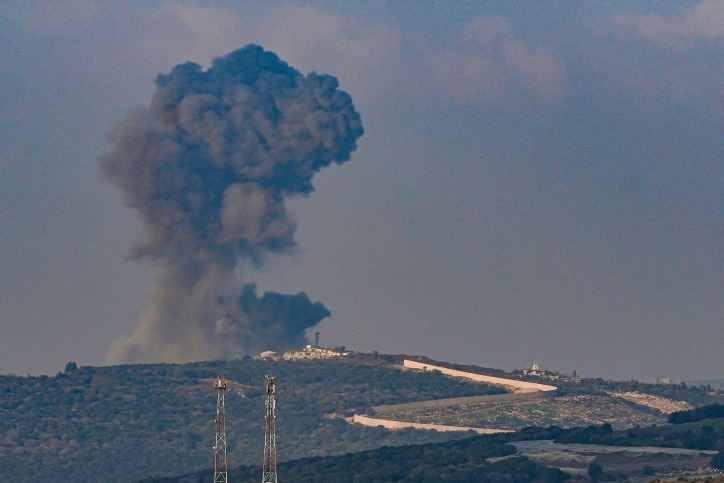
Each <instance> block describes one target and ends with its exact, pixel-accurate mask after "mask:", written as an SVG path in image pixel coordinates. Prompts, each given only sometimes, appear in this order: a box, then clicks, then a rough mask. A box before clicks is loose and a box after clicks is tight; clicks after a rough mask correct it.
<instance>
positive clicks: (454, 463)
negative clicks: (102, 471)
mask: <svg viewBox="0 0 724 483" xmlns="http://www.w3.org/2000/svg"><path fill="white" fill-rule="evenodd" d="M512 454H515V448H514V447H512V446H510V445H506V444H503V443H499V442H493V441H490V440H489V439H486V438H483V437H474V438H469V439H464V440H460V441H454V442H449V443H441V444H426V445H418V446H405V447H383V448H379V449H377V450H372V451H365V452H361V453H355V454H346V455H342V456H335V457H327V458H305V459H301V460H297V461H290V462H286V463H282V464H280V465H279V466H278V474H279V479H280V480H282V481H294V482H299V483H306V482H310V483H311V482H319V481H334V482H339V483H347V482H349V483H358V482H359V483H362V482H364V483H382V482H390V481H405V482H419V483H423V482H424V483H433V482H471V483H473V482H481V483H482V482H491V483H492V482H551V483H552V482H559V481H565V480H567V479H568V477H567V476H566V475H565V474H564V473H563V472H561V471H560V470H558V469H554V468H548V467H546V466H543V465H539V464H537V463H534V462H532V461H530V460H529V459H527V458H524V457H516V458H509V459H505V460H502V461H498V462H496V463H490V462H487V461H486V458H492V457H498V456H508V455H512ZM261 474H262V469H261V467H260V466H244V467H240V468H234V469H232V470H231V471H229V481H238V482H250V483H251V482H257V481H259V479H260V478H261ZM212 481H213V471H212V470H207V471H204V472H199V473H194V474H189V475H185V476H180V477H175V478H161V479H149V480H143V482H144V483H207V482H209V483H210V482H212Z"/></svg>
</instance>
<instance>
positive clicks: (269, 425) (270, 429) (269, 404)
mask: <svg viewBox="0 0 724 483" xmlns="http://www.w3.org/2000/svg"><path fill="white" fill-rule="evenodd" d="M264 378H265V379H266V425H265V430H264V476H263V477H262V480H261V481H262V483H277V441H276V439H277V415H276V401H275V400H274V392H275V391H276V385H277V376H275V375H270V374H267V375H266V376H264Z"/></svg>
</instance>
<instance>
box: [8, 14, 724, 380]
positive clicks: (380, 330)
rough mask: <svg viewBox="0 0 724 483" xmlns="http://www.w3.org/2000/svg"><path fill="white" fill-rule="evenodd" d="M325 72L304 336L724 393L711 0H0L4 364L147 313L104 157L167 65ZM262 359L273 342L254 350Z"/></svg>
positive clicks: (716, 49) (131, 236)
mask: <svg viewBox="0 0 724 483" xmlns="http://www.w3.org/2000/svg"><path fill="white" fill-rule="evenodd" d="M250 43H254V44H258V45H260V46H262V47H263V48H264V49H266V50H269V51H272V52H274V53H276V54H277V55H278V56H279V57H280V58H281V59H282V60H284V61H286V62H287V63H289V65H291V66H292V67H294V68H295V69H297V70H299V71H301V72H302V73H304V74H307V73H310V72H318V73H324V74H330V75H332V76H334V77H336V78H337V79H338V81H339V85H340V88H341V89H342V90H344V91H345V92H347V93H348V94H349V95H350V96H351V98H352V101H353V103H354V108H355V109H356V110H357V112H359V114H360V116H361V119H362V124H363V126H364V135H363V136H362V137H361V138H359V139H358V141H357V146H358V147H357V150H356V151H354V152H353V153H352V157H351V159H350V160H349V161H348V162H346V163H344V164H341V165H332V166H329V167H327V168H325V169H324V170H322V171H320V172H319V173H317V174H316V175H315V176H314V179H313V180H312V184H313V186H314V191H313V192H311V193H309V194H308V195H298V196H293V197H291V198H290V199H288V200H287V201H286V209H287V210H288V211H289V213H291V215H292V216H293V218H294V220H295V222H296V232H295V241H296V245H295V248H294V250H293V251H292V252H291V253H281V254H269V255H268V256H265V257H264V258H263V260H261V262H259V263H255V264H254V263H249V262H248V261H241V262H240V264H239V266H238V267H237V271H239V272H243V279H244V280H245V281H246V282H251V281H253V282H254V283H256V286H257V290H258V292H259V293H262V292H264V291H279V292H286V293H291V294H295V293H298V292H305V293H306V294H308V296H309V297H310V298H311V299H312V300H314V301H320V302H322V303H323V304H324V305H325V306H326V307H327V309H328V310H329V311H330V312H331V317H329V318H327V319H325V320H323V321H322V322H321V323H320V324H319V325H318V326H316V327H314V328H312V329H309V330H308V337H309V340H313V339H314V332H315V331H319V332H320V336H319V337H320V338H319V340H320V344H322V345H326V346H338V345H344V346H346V347H347V348H348V349H351V350H357V351H363V352H371V351H375V350H376V351H379V352H380V353H395V354H399V353H405V354H417V355H426V356H428V357H431V358H433V359H437V360H444V361H450V362H457V363H462V364H475V365H478V366H483V367H492V368H500V369H506V370H511V369H516V368H525V367H528V366H530V365H531V364H532V363H533V362H534V361H538V363H539V364H540V365H541V366H542V367H543V368H546V369H551V370H557V371H560V372H562V373H571V372H572V371H574V370H575V371H576V372H577V373H578V374H580V375H582V376H585V377H604V378H611V379H629V378H634V379H640V380H650V379H652V378H664V377H668V378H672V379H682V380H686V381H695V380H706V379H714V378H721V377H724V376H723V375H724V356H722V347H724V297H722V293H724V263H723V262H724V199H723V197H722V185H723V184H722V182H723V181H724V163H723V160H724V136H722V133H723V132H724V116H723V115H722V114H723V113H724V94H723V93H724V3H722V2H719V1H704V2H616V1H612V2H555V1H552V2H535V1H520V2H507V1H500V2H498V1H487V2H438V1H423V2H405V1H400V2H388V1H382V0H380V1H376V0H370V1H365V2H312V1H310V2H291V1H290V2H271V3H270V2H261V1H259V2H257V1H249V2H214V3H204V2H178V3H177V2H73V1H68V2H0V64H1V65H2V68H1V69H0V173H2V174H1V175H0V201H1V202H0V373H2V374H7V373H13V374H20V375H25V374H33V375H36V374H50V375H53V374H55V373H57V372H58V371H62V370H63V368H64V366H65V364H66V363H67V362H69V361H75V362H77V363H78V365H103V364H106V363H107V362H106V361H107V360H108V359H107V356H108V353H109V350H110V348H111V346H112V345H113V344H114V342H116V341H118V340H119V339H121V338H124V337H128V336H130V335H131V334H132V333H133V332H134V330H135V329H136V328H137V326H138V324H139V319H140V318H141V317H142V314H143V313H144V312H145V311H147V310H148V307H149V297H150V295H149V288H150V287H151V286H152V280H153V277H154V273H155V270H157V269H158V266H157V265H158V264H157V263H154V261H153V260H147V259H146V260H141V261H130V260H128V255H129V253H130V252H131V250H132V247H133V246H134V244H135V243H137V242H138V241H139V240H140V239H142V238H143V224H142V222H141V220H139V217H138V214H137V212H135V211H133V210H131V209H129V208H127V207H125V206H124V203H123V195H122V193H121V192H120V190H118V189H117V188H116V187H115V186H114V185H113V184H112V183H110V182H108V181H107V179H106V178H105V177H104V176H103V175H102V173H101V170H100V168H99V159H100V158H101V157H102V156H103V155H104V153H107V152H108V151H109V150H110V149H111V142H110V141H109V139H108V135H109V133H111V132H112V131H113V129H114V127H115V126H117V125H118V124H119V123H120V122H121V121H122V120H123V119H124V117H125V116H126V113H127V112H128V111H129V110H130V109H136V108H138V107H140V106H148V105H149V102H150V100H151V98H152V96H153V94H154V91H155V85H154V80H155V79H156V76H157V75H158V74H159V73H168V72H170V71H171V69H173V67H174V66H175V65H177V64H180V63H183V62H187V61H193V62H196V63H198V64H199V65H201V66H202V67H203V68H204V69H206V68H209V66H210V65H211V62H212V60H213V59H214V58H216V57H220V56H223V55H226V54H228V53H229V52H231V51H234V50H236V49H238V48H240V47H243V46H245V45H247V44H250ZM272 349H273V348H272Z"/></svg>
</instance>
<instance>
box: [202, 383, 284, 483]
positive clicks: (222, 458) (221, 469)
mask: <svg viewBox="0 0 724 483" xmlns="http://www.w3.org/2000/svg"><path fill="white" fill-rule="evenodd" d="M214 387H215V388H216V444H215V445H214V483H228V471H227V466H226V407H225V405H224V391H226V379H224V376H222V375H221V374H219V377H218V378H217V379H216V382H214ZM275 481H276V480H275Z"/></svg>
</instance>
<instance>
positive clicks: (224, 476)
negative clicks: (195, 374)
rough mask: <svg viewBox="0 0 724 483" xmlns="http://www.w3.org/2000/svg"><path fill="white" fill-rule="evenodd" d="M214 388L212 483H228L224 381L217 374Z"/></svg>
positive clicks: (222, 377)
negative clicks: (214, 440)
mask: <svg viewBox="0 0 724 483" xmlns="http://www.w3.org/2000/svg"><path fill="white" fill-rule="evenodd" d="M214 388H216V444H215V445H214V483H228V469H227V465H226V406H225V404H224V391H226V379H224V376H222V375H221V374H219V377H218V378H217V379H216V382H214Z"/></svg>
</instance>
